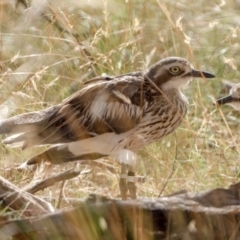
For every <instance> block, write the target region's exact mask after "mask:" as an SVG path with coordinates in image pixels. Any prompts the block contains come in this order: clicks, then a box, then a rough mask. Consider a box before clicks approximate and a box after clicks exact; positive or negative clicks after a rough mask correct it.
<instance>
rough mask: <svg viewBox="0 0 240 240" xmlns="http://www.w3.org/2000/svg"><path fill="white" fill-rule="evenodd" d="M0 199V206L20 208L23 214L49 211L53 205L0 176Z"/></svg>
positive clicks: (52, 209) (28, 214)
mask: <svg viewBox="0 0 240 240" xmlns="http://www.w3.org/2000/svg"><path fill="white" fill-rule="evenodd" d="M0 201H2V204H1V206H2V207H10V208H12V209H14V210H22V212H21V214H22V215H24V216H29V217H30V216H37V215H39V214H46V213H51V212H53V211H54V208H53V206H52V205H51V204H50V203H48V202H46V201H45V200H43V199H41V198H39V197H36V196H33V195H32V194H30V193H27V192H25V191H22V190H21V189H20V188H18V187H16V186H15V185H14V184H12V183H10V182H9V181H7V180H6V179H5V178H3V177H1V176H0Z"/></svg>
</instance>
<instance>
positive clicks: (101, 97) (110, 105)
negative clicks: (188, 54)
mask: <svg viewBox="0 0 240 240" xmlns="http://www.w3.org/2000/svg"><path fill="white" fill-rule="evenodd" d="M214 77H215V76H214V75H213V74H211V73H209V72H206V71H199V70H196V69H194V68H193V67H192V66H191V64H190V63H189V62H188V61H187V60H186V59H184V58H180V57H167V58H163V59H161V60H160V61H158V62H157V63H155V64H153V65H152V66H151V67H150V68H149V69H147V70H146V71H138V72H131V73H126V74H123V75H118V76H98V77H95V78H93V79H91V80H89V81H87V82H85V83H84V86H83V87H82V88H81V89H80V90H79V91H77V92H75V93H74V94H73V95H71V96H69V97H68V98H66V99H65V100H63V101H62V103H60V104H57V105H54V106H50V107H48V108H46V109H43V110H39V111H35V112H29V113H23V114H21V115H16V116H13V117H10V118H7V119H3V120H1V121H0V134H2V135H7V137H6V138H5V139H4V140H3V144H6V145H8V146H9V147H21V148H22V149H27V148H30V147H34V146H40V145H48V146H49V148H48V149H47V150H45V151H44V152H42V153H40V154H37V155H35V156H33V157H31V158H30V159H29V160H27V162H26V164H27V165H31V164H36V163H40V162H42V161H48V162H51V163H52V164H61V163H66V162H71V161H77V160H79V161H80V160H96V159H99V158H103V157H105V156H112V157H113V158H115V159H116V160H117V161H118V162H119V163H120V164H121V173H120V178H119V179H120V180H119V188H120V194H121V198H122V199H123V200H125V199H127V197H128V196H129V195H130V197H131V198H132V199H136V197H137V194H136V185H135V181H136V177H135V170H134V168H135V166H136V164H137V159H136V154H135V153H136V152H137V151H138V150H139V149H141V148H143V147H145V146H146V145H149V144H150V143H152V142H154V141H157V140H160V139H161V138H163V137H164V136H166V135H168V134H170V133H172V132H173V131H175V130H176V129H177V127H178V126H179V125H180V123H181V122H182V120H183V119H184V117H185V115H186V114H187V109H188V100H187V98H186V97H185V96H184V95H183V93H182V91H181V89H182V87H185V86H187V85H188V83H189V82H190V81H191V80H192V78H214Z"/></svg>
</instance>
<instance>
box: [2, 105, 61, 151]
mask: <svg viewBox="0 0 240 240" xmlns="http://www.w3.org/2000/svg"><path fill="white" fill-rule="evenodd" d="M59 108H60V106H59V105H56V106H54V107H50V108H47V109H44V110H41V111H37V112H30V113H25V114H21V115H17V116H14V117H11V118H8V119H5V120H1V121H0V134H1V135H4V134H6V135H8V137H7V138H6V139H4V140H3V143H4V144H7V145H9V146H10V147H22V148H23V149H25V148H27V147H30V146H34V145H39V144H41V141H42V139H41V137H40V136H39V135H38V133H39V131H41V129H42V127H43V126H44V125H45V124H47V122H48V120H49V118H50V117H51V116H52V115H53V114H55V112H56V111H57V110H58V109H59Z"/></svg>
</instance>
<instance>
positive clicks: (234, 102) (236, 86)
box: [216, 80, 240, 111]
mask: <svg viewBox="0 0 240 240" xmlns="http://www.w3.org/2000/svg"><path fill="white" fill-rule="evenodd" d="M223 84H224V88H226V90H228V91H229V94H227V95H225V96H223V97H221V98H218V99H217V101H216V102H217V103H218V104H219V105H224V104H227V105H230V106H231V107H233V108H234V109H235V110H238V111H240V83H233V82H230V81H226V80H225V81H223Z"/></svg>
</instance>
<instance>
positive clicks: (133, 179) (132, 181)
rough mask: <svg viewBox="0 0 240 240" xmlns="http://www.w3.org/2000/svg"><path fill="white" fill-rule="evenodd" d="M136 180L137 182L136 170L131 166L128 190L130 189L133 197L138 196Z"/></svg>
mask: <svg viewBox="0 0 240 240" xmlns="http://www.w3.org/2000/svg"><path fill="white" fill-rule="evenodd" d="M135 182H136V177H135V172H134V171H133V170H132V169H131V167H130V168H129V171H128V175H127V185H128V190H129V193H130V197H131V199H136V198H137V193H136V191H137V187H136V184H135Z"/></svg>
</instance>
